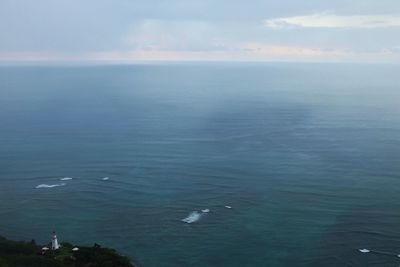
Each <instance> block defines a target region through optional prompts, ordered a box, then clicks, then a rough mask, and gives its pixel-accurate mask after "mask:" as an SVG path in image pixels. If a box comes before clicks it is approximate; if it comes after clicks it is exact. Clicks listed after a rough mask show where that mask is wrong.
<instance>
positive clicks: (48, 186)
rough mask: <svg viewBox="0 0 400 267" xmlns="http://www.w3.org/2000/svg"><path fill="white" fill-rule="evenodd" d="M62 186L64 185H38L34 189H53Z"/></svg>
mask: <svg viewBox="0 0 400 267" xmlns="http://www.w3.org/2000/svg"><path fill="white" fill-rule="evenodd" d="M64 185H66V183H60V184H40V185H38V186H36V188H53V187H57V186H64Z"/></svg>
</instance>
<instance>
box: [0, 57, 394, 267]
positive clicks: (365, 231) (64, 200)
mask: <svg viewBox="0 0 400 267" xmlns="http://www.w3.org/2000/svg"><path fill="white" fill-rule="evenodd" d="M53 231H56V233H57V236H58V239H59V241H60V242H71V243H75V244H80V245H93V244H94V243H98V244H100V245H102V246H106V247H112V248H114V249H116V250H117V251H118V252H120V253H121V254H123V255H126V256H128V257H129V258H130V259H131V260H132V262H133V263H135V264H136V265H137V266H139V267H228V266H229V267H264V266H265V267H278V266H296V267H297V266H301V267H302V266H312V267H314V266H316V267H319V266H323V267H331V266H332V267H336V266H363V267H366V266H374V267H379V266H385V267H386V266H399V264H400V258H399V257H397V255H398V254H400V65H395V64H393V65H390V64H387V65H385V64H339V63H329V64H328V63H244V62H243V63H229V62H225V63H222V62H221V63H212V62H210V63H196V62H187V63H178V62H177V63H147V64H132V65H117V64H114V65H93V64H92V65H90V64H86V65H85V64H77V65H74V64H69V65H63V64H52V65H50V64H48V65H46V64H40V65H34V64H30V65H14V66H7V65H2V66H0V235H2V236H5V237H7V238H9V239H14V240H31V239H35V240H36V242H37V243H40V244H47V243H48V242H49V241H50V239H51V235H52V232H53ZM360 249H361V250H362V249H367V250H368V251H370V252H369V253H368V252H366V250H363V251H364V253H362V252H360Z"/></svg>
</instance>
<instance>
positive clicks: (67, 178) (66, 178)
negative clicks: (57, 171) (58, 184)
mask: <svg viewBox="0 0 400 267" xmlns="http://www.w3.org/2000/svg"><path fill="white" fill-rule="evenodd" d="M60 180H61V181H68V180H72V178H71V177H64V178H61V179H60Z"/></svg>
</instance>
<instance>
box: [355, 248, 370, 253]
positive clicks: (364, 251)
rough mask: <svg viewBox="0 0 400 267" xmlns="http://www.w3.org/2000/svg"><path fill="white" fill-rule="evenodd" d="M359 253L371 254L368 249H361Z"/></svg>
mask: <svg viewBox="0 0 400 267" xmlns="http://www.w3.org/2000/svg"><path fill="white" fill-rule="evenodd" d="M358 251H360V252H361V253H368V252H371V251H370V250H369V249H366V248H362V249H359V250H358Z"/></svg>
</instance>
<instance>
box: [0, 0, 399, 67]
mask: <svg viewBox="0 0 400 267" xmlns="http://www.w3.org/2000/svg"><path fill="white" fill-rule="evenodd" d="M198 60H200V61H301V62H302V61H306V62H307V61H312V62H361V63H363V62H377V63H400V1H399V0H247V1H245V0H241V1H237V0H168V1H167V0H143V1H142V0H34V1H33V0H0V62H1V61H3V62H9V61H11V62H13V61H110V62H114V61H117V62H119V61H121V62H141V61H198Z"/></svg>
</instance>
